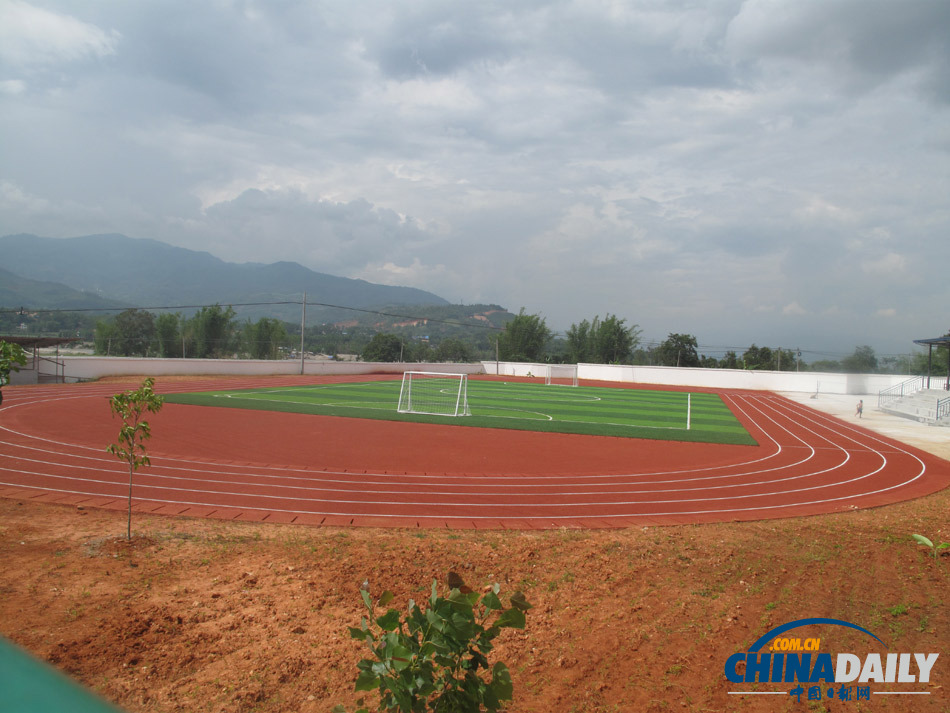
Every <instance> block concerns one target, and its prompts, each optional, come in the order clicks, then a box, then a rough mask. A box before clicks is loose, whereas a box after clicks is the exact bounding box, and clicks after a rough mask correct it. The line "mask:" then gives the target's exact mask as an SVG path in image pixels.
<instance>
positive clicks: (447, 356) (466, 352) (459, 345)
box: [435, 337, 472, 363]
mask: <svg viewBox="0 0 950 713" xmlns="http://www.w3.org/2000/svg"><path fill="white" fill-rule="evenodd" d="M435 358H436V360H438V361H454V362H463V363H464V362H469V361H471V360H472V349H471V347H469V345H468V344H466V343H465V342H463V341H462V340H461V339H457V338H455V337H449V338H448V339H443V340H442V341H441V342H440V343H439V346H438V348H437V349H436V350H435Z"/></svg>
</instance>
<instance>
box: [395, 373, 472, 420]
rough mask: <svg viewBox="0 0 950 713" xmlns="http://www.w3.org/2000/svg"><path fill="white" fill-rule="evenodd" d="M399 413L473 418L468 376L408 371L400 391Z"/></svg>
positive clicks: (397, 409)
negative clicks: (469, 400) (469, 401)
mask: <svg viewBox="0 0 950 713" xmlns="http://www.w3.org/2000/svg"><path fill="white" fill-rule="evenodd" d="M396 411H398V412H399V413H423V414H429V415H432V416H471V415H472V412H471V411H470V410H469V408H468V376H467V375H465V374H441V373H438V372H431V371H407V372H405V373H403V375H402V387H401V388H400V389H399V405H398V406H397V407H396Z"/></svg>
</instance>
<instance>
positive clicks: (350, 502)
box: [2, 429, 884, 511]
mask: <svg viewBox="0 0 950 713" xmlns="http://www.w3.org/2000/svg"><path fill="white" fill-rule="evenodd" d="M806 430H810V429H806ZM883 467H884V465H883V464H882V466H881V467H880V468H879V469H878V471H879V470H881V469H882V468H883ZM836 468H837V466H836ZM4 470H10V469H4ZM828 470H832V469H828ZM10 472H19V473H24V474H30V473H29V472H28V471H13V470H10ZM116 472H119V471H116ZM822 472H823V471H822ZM875 472H877V471H875ZM34 475H44V476H45V477H48V478H54V479H61V480H74V479H73V478H70V477H69V476H60V475H53V474H34ZM870 475H873V473H871V474H868V475H864V476H860V477H858V478H854V479H852V481H854V480H862V479H864V478H865V477H869V476H870ZM143 476H146V477H148V476H149V474H147V473H144V472H143ZM151 477H155V476H151ZM142 480H145V477H142V478H140V481H139V483H138V487H140V488H148V489H155V490H164V491H171V492H185V493H193V494H199V493H201V494H206V495H207V494H216V495H218V496H232V497H238V498H248V499H250V500H251V501H253V500H255V499H264V500H287V499H295V498H292V497H288V496H286V495H271V494H268V493H242V492H231V491H221V490H210V489H201V488H176V487H171V486H167V485H150V484H148V483H145V482H141V481H142ZM852 481H844V482H852ZM84 482H89V483H98V484H100V485H103V484H104V485H112V486H116V487H124V484H123V483H122V482H116V481H101V480H96V479H86V480H85V481H84ZM216 482H220V481H216ZM2 484H4V485H11V486H14V485H15V486H18V487H24V486H22V485H20V484H13V483H2ZM228 484H229V485H234V483H228ZM839 484H840V483H831V484H825V485H820V486H812V487H809V488H800V489H794V490H787V491H778V492H765V493H751V494H745V495H740V496H732V497H713V498H710V497H706V498H679V499H675V500H655V499H648V500H638V501H616V500H610V501H606V502H589V501H587V502H569V503H565V502H557V503H550V502H542V503H526V502H523V501H519V502H499V503H469V502H461V503H460V502H445V501H437V502H431V501H398V502H395V503H394V502H392V501H391V500H386V501H373V500H364V499H360V500H350V499H334V498H319V499H317V500H318V502H322V503H333V504H337V505H340V504H343V505H354V504H364V505H384V504H387V503H389V504H392V505H396V506H413V507H427V506H432V505H437V506H440V507H459V508H463V507H475V508H484V507H498V508H510V507H530V508H539V507H540V508H565V507H623V506H630V505H655V504H678V503H692V502H722V501H733V500H748V499H750V498H756V497H772V496H775V495H788V494H792V493H799V492H805V491H810V490H818V489H823V488H828V487H834V486H836V485H839ZM284 487H290V486H284ZM296 489H297V490H311V489H310V488H296ZM330 492H340V491H330ZM343 492H369V493H372V494H374V495H379V494H395V493H393V492H390V491H375V490H370V491H367V490H365V489H361V490H359V491H343ZM654 492H670V491H654ZM672 492H677V491H672ZM414 493H415V491H410V494H414ZM433 494H434V495H443V494H444V495H458V493H433ZM479 494H480V495H493V493H479ZM604 494H609V493H600V492H598V493H592V494H589V495H590V497H594V496H602V495H604ZM554 495H555V496H556V497H563V496H564V495H565V494H560V493H559V494H554ZM858 495H860V494H858ZM858 495H852V496H849V497H851V498H853V497H857V496H858ZM839 499H842V498H832V499H829V500H831V501H834V500H839ZM817 502H822V501H817ZM783 506H784V507H787V505H783ZM774 507H779V506H774ZM748 509H755V508H742V509H739V510H748ZM733 510H736V509H732V510H729V511H733Z"/></svg>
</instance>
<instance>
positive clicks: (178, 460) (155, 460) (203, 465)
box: [0, 396, 807, 482]
mask: <svg viewBox="0 0 950 713" xmlns="http://www.w3.org/2000/svg"><path fill="white" fill-rule="evenodd" d="M71 398H76V396H71V397H62V398H56V399H44V400H43V401H41V402H40V403H46V402H48V401H60V400H68V399H71ZM0 430H5V431H7V432H9V433H13V434H16V435H18V436H21V437H23V438H26V439H28V440H32V441H40V442H44V443H52V444H55V445H60V446H64V447H68V448H78V449H83V450H87V451H95V452H101V451H100V450H99V449H98V448H94V447H91V446H83V445H79V444H72V443H65V442H62V441H56V440H53V439H47V438H40V437H38V436H32V435H30V434H24V433H21V432H18V431H14V430H12V429H10V428H6V427H2V426H0ZM766 435H768V434H766ZM769 438H770V440H772V442H773V444H774V445H775V447H776V448H777V450H776V452H775V453H772V454H769V455H766V456H763V457H762V458H759V459H753V460H750V461H747V462H745V463H734V464H728V463H727V464H723V465H719V466H710V467H704V468H695V469H685V470H680V471H654V472H649V473H642V474H636V473H633V474H613V475H579V476H578V475H564V476H517V477H518V478H519V479H520V480H522V481H523V480H526V479H536V480H545V481H547V482H549V481H551V480H554V479H558V480H569V479H573V480H576V479H578V478H581V479H595V478H596V479H615V478H630V477H645V476H650V475H676V474H682V473H697V472H711V471H713V470H722V469H726V468H734V467H737V466H740V465H750V464H753V463H757V462H764V461H766V460H770V459H772V458H775V457H778V455H779V454H780V453H781V450H782V448H781V446H780V444H778V442H777V441H775V440H774V439H772V438H771V437H770V436H769ZM11 445H12V444H11ZM16 445H18V447H21V448H30V449H31V450H38V451H40V452H44V453H54V454H57V455H61V453H60V452H58V451H47V450H45V449H40V448H34V447H30V446H24V445H22V444H16ZM74 457H76V458H88V456H80V455H78V454H77V455H75V456H74ZM93 460H96V461H99V462H111V461H110V460H109V459H106V458H95V459H93ZM152 460H153V465H157V464H158V463H159V462H161V461H170V462H172V463H189V464H194V465H197V466H201V467H200V468H195V469H194V470H195V471H197V472H207V470H208V467H209V466H213V465H216V464H213V463H205V462H202V461H197V460H190V459H184V458H171V457H162V456H157V455H156V456H154V457H153V458H152ZM804 460H807V459H804ZM804 460H803V461H799V463H800V462H804ZM796 465H797V464H796ZM165 467H166V468H173V466H165ZM229 467H232V468H238V467H241V468H259V469H264V470H271V471H281V472H286V471H291V472H302V473H308V474H310V475H311V477H312V476H313V475H314V474H318V473H328V474H335V475H349V473H348V472H346V471H333V470H322V471H320V470H317V471H311V470H306V469H294V468H287V467H280V466H272V467H264V466H240V465H238V464H230V465H229ZM180 470H185V471H189V470H190V469H187V468H180ZM229 472H233V471H229ZM367 475H373V476H375V477H384V478H393V477H411V478H418V479H429V480H431V479H435V478H444V477H447V476H445V475H427V474H410V475H400V476H397V475H396V474H389V473H373V474H367ZM466 475H467V474H463V475H462V476H459V477H466ZM735 476H736V474H734V473H727V474H724V475H721V476H711V477H720V478H730V477H735ZM260 477H267V476H260ZM274 477H280V476H274ZM473 477H480V478H482V479H483V480H484V479H498V480H510V479H511V478H512V477H513V476H511V475H500V476H492V475H484V474H482V475H479V474H475V476H473Z"/></svg>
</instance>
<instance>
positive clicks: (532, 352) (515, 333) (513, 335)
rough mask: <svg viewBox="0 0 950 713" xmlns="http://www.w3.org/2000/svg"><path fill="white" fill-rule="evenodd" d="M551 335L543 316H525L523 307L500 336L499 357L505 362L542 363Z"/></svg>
mask: <svg viewBox="0 0 950 713" xmlns="http://www.w3.org/2000/svg"><path fill="white" fill-rule="evenodd" d="M551 334H552V332H551V330H550V329H548V326H547V324H546V323H545V321H544V319H542V318H541V316H539V315H536V314H525V313H524V307H522V308H521V311H520V312H518V314H517V316H515V318H514V319H512V320H511V321H510V322H508V324H506V325H505V331H504V332H502V333H501V334H499V335H498V357H499V358H500V359H503V360H505V361H535V362H538V361H542V360H543V358H544V349H545V347H546V346H547V343H548V342H549V341H550V339H551Z"/></svg>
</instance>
